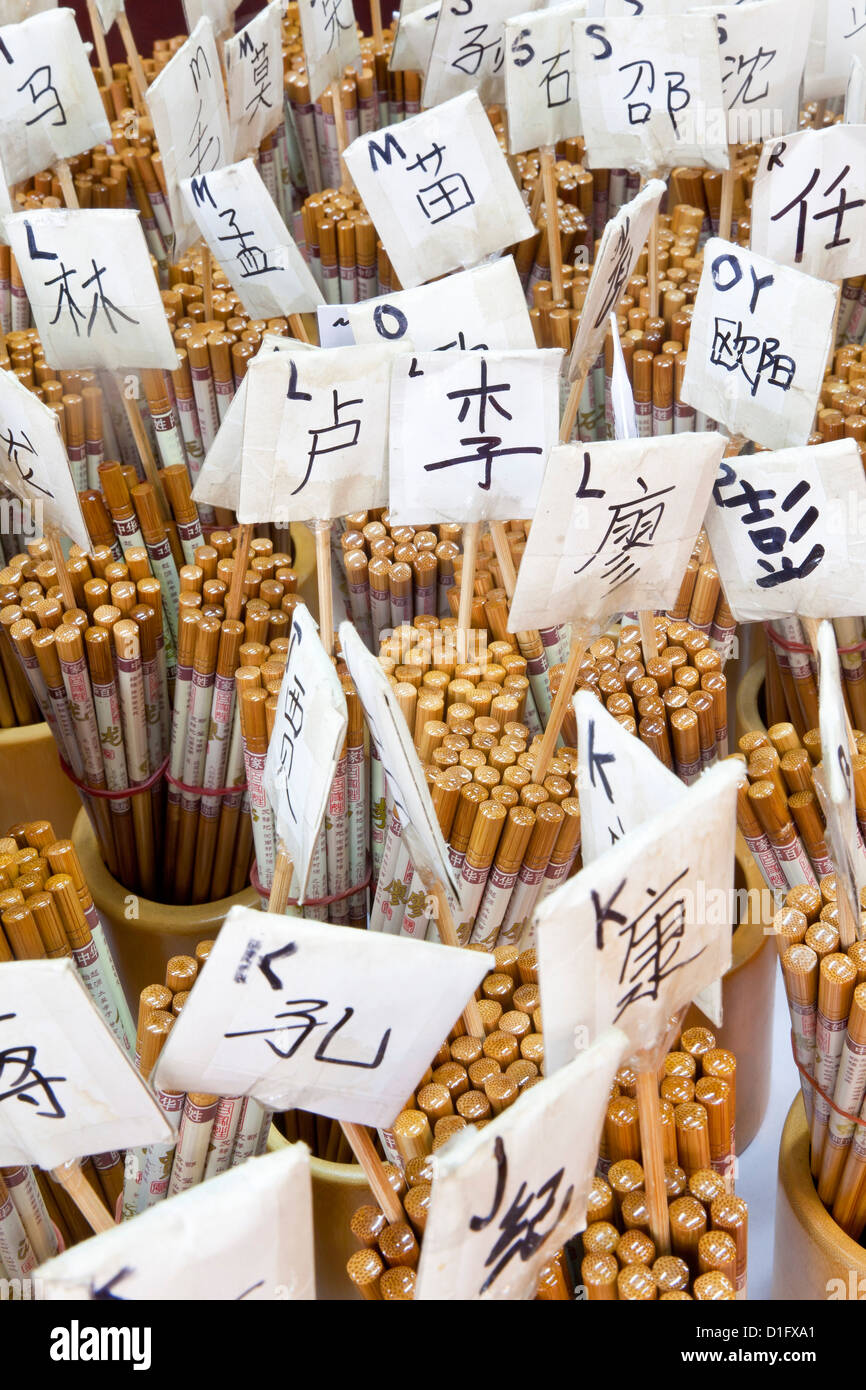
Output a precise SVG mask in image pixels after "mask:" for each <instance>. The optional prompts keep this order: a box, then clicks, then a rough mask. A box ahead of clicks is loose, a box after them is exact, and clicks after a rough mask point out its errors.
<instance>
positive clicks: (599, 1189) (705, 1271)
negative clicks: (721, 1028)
mask: <svg viewBox="0 0 866 1390" xmlns="http://www.w3.org/2000/svg"><path fill="white" fill-rule="evenodd" d="M736 1073H737V1061H736V1058H735V1056H734V1054H733V1053H732V1052H730V1051H728V1050H727V1049H725V1048H720V1047H717V1046H716V1039H715V1037H714V1035H713V1034H712V1032H711V1031H710V1029H709V1028H704V1027H694V1028H687V1029H686V1030H685V1031H684V1032H683V1033H682V1035H681V1037H680V1039H679V1043H678V1046H677V1047H676V1048H675V1049H674V1050H673V1051H671V1052H669V1053H668V1054H667V1056H666V1057H665V1058H664V1060H663V1063H662V1067H661V1069H660V1081H659V1095H660V1100H659V1114H660V1120H661V1129H662V1136H663V1138H662V1142H663V1148H664V1158H665V1164H664V1177H665V1189H666V1193H667V1200H668V1220H669V1224H670V1239H671V1253H670V1254H659V1253H658V1252H657V1250H656V1245H655V1242H654V1241H653V1239H652V1236H651V1235H650V1212H649V1206H648V1202H647V1197H646V1192H645V1177H644V1169H643V1167H642V1164H641V1162H640V1159H641V1147H640V1128H639V1124H638V1102H637V1100H636V1099H635V1096H636V1085H637V1078H636V1075H635V1073H634V1072H633V1071H632V1070H631V1068H629V1067H623V1068H621V1069H620V1071H619V1072H617V1076H616V1080H615V1082H614V1085H613V1088H612V1094H611V1098H610V1100H609V1102H608V1107H607V1114H606V1117H605V1122H604V1137H603V1141H602V1155H601V1161H600V1164H599V1171H598V1175H597V1176H596V1178H595V1181H594V1184H593V1188H592V1191H591V1193H590V1197H589V1201H588V1204H587V1226H586V1229H585V1230H584V1231H583V1233H582V1235H581V1237H580V1240H579V1245H580V1248H581V1251H582V1255H583V1258H582V1260H581V1262H580V1282H581V1283H582V1284H583V1286H584V1288H585V1290H586V1297H587V1298H588V1299H590V1300H597V1299H598V1300H601V1299H621V1300H625V1301H644V1300H652V1299H661V1300H669V1301H670V1300H676V1299H684V1298H694V1299H698V1300H707V1301H710V1300H718V1299H722V1300H725V1299H734V1298H745V1297H746V1260H747V1249H748V1211H747V1207H746V1203H745V1202H744V1201H743V1199H742V1198H741V1197H737V1196H736V1195H735V1194H734V1181H733V1175H734V1116H735V1109H736Z"/></svg>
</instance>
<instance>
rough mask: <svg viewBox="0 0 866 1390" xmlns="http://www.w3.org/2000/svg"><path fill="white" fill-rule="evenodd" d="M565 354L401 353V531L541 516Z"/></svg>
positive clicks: (397, 410) (393, 434) (395, 455)
mask: <svg viewBox="0 0 866 1390" xmlns="http://www.w3.org/2000/svg"><path fill="white" fill-rule="evenodd" d="M561 361H562V353H561V352H560V351H559V350H558V349H556V350H555V349H551V348H548V349H541V350H539V349H538V348H533V349H532V351H531V352H426V353H418V354H417V356H412V357H398V358H397V359H396V361H395V362H394V373H393V378H392V385H391V430H390V473H391V485H390V499H389V510H390V513H391V516H392V518H393V520H394V522H395V523H396V524H397V525H411V524H413V523H418V524H420V523H423V522H425V521H429V522H440V521H460V522H461V523H463V524H468V523H471V522H474V521H508V520H509V518H511V517H514V516H531V515H532V513H533V511H534V509H535V505H536V502H537V500H538V492H539V488H540V486H541V479H542V477H543V474H544V465H545V462H546V460H547V456H548V454H549V453H550V450H551V448H552V447H553V446H554V444H555V443H556V440H557V436H558V431H559V369H560V363H561Z"/></svg>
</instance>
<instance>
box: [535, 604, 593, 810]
mask: <svg viewBox="0 0 866 1390" xmlns="http://www.w3.org/2000/svg"><path fill="white" fill-rule="evenodd" d="M591 636H592V634H591V632H590V631H589V629H588V628H586V627H577V626H575V630H574V631H573V632H572V636H571V649H570V651H569V653H568V661H567V663H566V667H565V670H564V671H563V673H562V680H561V682H560V686H559V689H558V690H557V692H556V699H555V700H554V702H553V708H552V710H551V711H550V718H549V719H548V721H547V728H546V729H545V731H544V738H543V739H542V740H541V747H540V748H539V750H538V757H537V758H536V760H535V764H534V766H533V769H532V779H533V781H534V782H537V783H538V785H539V786H540V785H541V784H542V783H543V781H544V778H545V776H546V775H547V769H548V767H549V766H550V760H551V758H552V757H553V754H554V752H555V751H556V741H557V739H558V738H559V731H560V729H561V728H562V721H563V719H564V718H565V715H566V711H567V709H568V706H569V704H570V703H571V697H572V695H573V694H574V687H575V685H576V684H577V677H578V673H579V671H580V663H581V661H582V660H583V656H584V652H585V651H586V649H587V647H588V646H589V642H590V637H591Z"/></svg>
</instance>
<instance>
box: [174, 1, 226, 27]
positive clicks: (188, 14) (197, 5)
mask: <svg viewBox="0 0 866 1390" xmlns="http://www.w3.org/2000/svg"><path fill="white" fill-rule="evenodd" d="M239 7H240V0H183V13H184V18H185V19H186V29H187V33H188V34H191V33H192V31H193V29H194V28H195V26H196V25H197V24H198V22H199V20H200V19H202V18H205V19H209V20H210V22H211V24H212V25H213V27H214V33H215V34H217V35H222V34H224V33H225V32H226V30H230V29H232V27H233V25H234V15H235V10H237V9H238V8H239Z"/></svg>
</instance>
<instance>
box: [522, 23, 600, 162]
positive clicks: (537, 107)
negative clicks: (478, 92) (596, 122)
mask: <svg viewBox="0 0 866 1390" xmlns="http://www.w3.org/2000/svg"><path fill="white" fill-rule="evenodd" d="M533 8H537V7H530V9H529V10H528V11H526V12H525V13H524V14H519V15H515V16H514V18H513V19H509V20H508V21H507V23H506V25H505V101H506V106H507V108H508V148H509V151H510V152H511V154H521V153H522V152H523V151H524V150H533V149H536V148H537V147H538V146H539V145H555V144H556V143H557V141H559V140H565V139H567V138H568V137H569V136H571V135H579V134H580V133H581V126H580V107H579V105H578V100H577V82H576V80H575V75H574V53H573V37H572V20H574V19H582V18H583V16H584V15H585V14H586V4H585V0H573V3H571V4H566V5H556V6H555V7H554V8H553V9H543V8H541V9H539V10H538V13H534V12H533Z"/></svg>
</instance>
